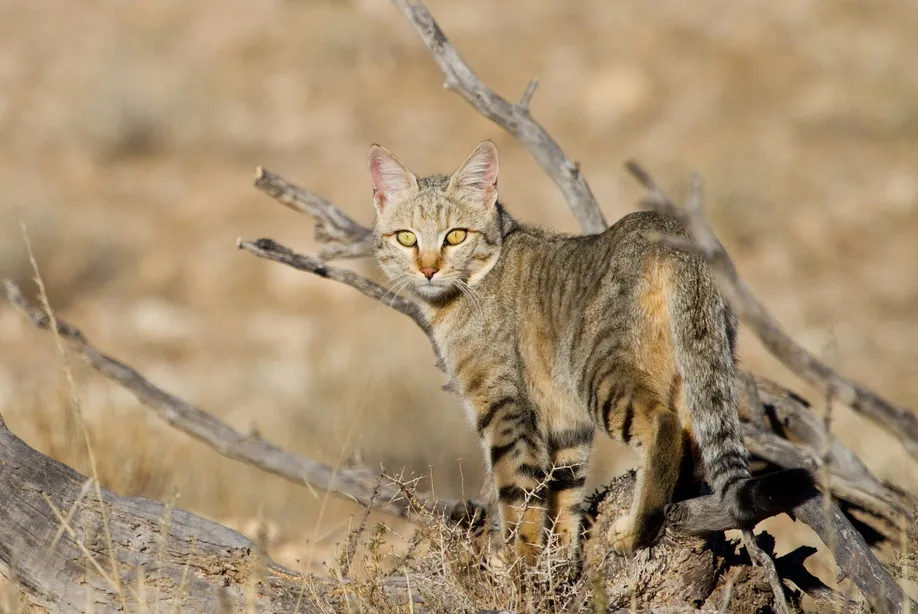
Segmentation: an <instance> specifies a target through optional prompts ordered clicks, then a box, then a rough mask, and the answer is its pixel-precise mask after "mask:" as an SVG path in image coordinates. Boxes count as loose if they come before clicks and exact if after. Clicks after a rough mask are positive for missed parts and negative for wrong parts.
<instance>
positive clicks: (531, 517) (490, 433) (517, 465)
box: [476, 396, 550, 563]
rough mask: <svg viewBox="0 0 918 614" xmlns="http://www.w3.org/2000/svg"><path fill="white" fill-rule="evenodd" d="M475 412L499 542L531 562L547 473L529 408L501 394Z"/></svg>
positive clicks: (538, 542) (541, 526) (543, 512)
mask: <svg viewBox="0 0 918 614" xmlns="http://www.w3.org/2000/svg"><path fill="white" fill-rule="evenodd" d="M476 409H477V426H478V432H479V434H480V435H481V437H482V440H483V443H484V448H485V453H486V455H487V457H488V458H487V460H488V462H489V465H490V467H491V474H492V478H493V481H494V487H495V489H496V493H497V503H498V506H497V507H498V510H499V513H500V524H501V533H502V534H503V538H504V543H505V544H506V545H507V546H510V547H512V548H513V550H515V551H516V553H517V554H518V555H520V556H521V557H522V558H523V559H524V560H525V561H526V562H528V563H534V562H535V561H536V559H537V558H538V556H539V554H540V553H541V550H542V546H543V540H544V533H545V524H546V523H545V521H546V516H547V502H546V498H547V497H546V495H547V486H548V481H549V470H550V459H549V456H548V450H547V446H546V443H545V441H544V438H543V436H542V435H541V434H540V432H539V428H538V421H537V417H536V414H535V411H534V408H533V407H532V406H531V405H529V404H528V403H525V402H522V401H521V400H520V399H518V398H516V397H513V396H500V397H497V398H492V399H489V400H488V401H487V402H483V403H480V404H478V406H477V407H476Z"/></svg>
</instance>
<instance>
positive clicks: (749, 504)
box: [736, 469, 819, 528]
mask: <svg viewBox="0 0 918 614" xmlns="http://www.w3.org/2000/svg"><path fill="white" fill-rule="evenodd" d="M818 493H819V491H818V490H816V484H815V481H814V480H813V475H812V474H811V473H810V472H809V471H807V470H806V469H783V470H781V471H775V472H774V473H769V474H768V475H763V476H761V477H757V478H752V479H750V480H749V481H747V482H744V483H743V484H742V486H740V488H739V490H738V492H737V494H736V496H737V508H738V509H737V512H738V515H739V516H740V518H739V520H740V521H741V523H742V524H743V525H744V527H745V528H751V527H752V526H755V525H756V524H758V522H759V521H761V520H764V519H765V518H769V517H771V516H776V515H777V514H780V513H782V512H783V513H790V512H791V511H792V510H793V509H794V508H795V507H797V506H798V505H800V504H801V503H803V502H804V501H807V500H809V499H810V498H812V497H814V496H816V495H817V494H818Z"/></svg>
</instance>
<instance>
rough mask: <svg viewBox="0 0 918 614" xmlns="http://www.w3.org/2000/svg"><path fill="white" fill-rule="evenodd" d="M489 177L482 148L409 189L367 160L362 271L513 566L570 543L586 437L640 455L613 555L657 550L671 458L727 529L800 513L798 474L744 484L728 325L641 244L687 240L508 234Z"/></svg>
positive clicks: (631, 224)
mask: <svg viewBox="0 0 918 614" xmlns="http://www.w3.org/2000/svg"><path fill="white" fill-rule="evenodd" d="M498 168H499V162H498V155H497V149H496V147H495V146H494V144H493V143H491V142H490V141H485V142H483V143H481V144H479V145H478V146H477V147H476V148H475V150H474V151H473V152H472V153H471V155H469V157H468V158H467V159H466V160H465V162H464V163H463V164H462V165H461V166H460V167H459V169H458V170H456V171H455V172H454V173H453V174H452V175H450V176H446V175H433V176H430V177H421V178H419V177H417V176H415V174H414V173H412V172H411V171H410V170H408V168H406V167H405V165H404V164H402V163H401V162H400V161H399V159H398V158H396V157H395V155H393V154H392V153H391V152H390V151H388V150H387V149H385V148H384V147H382V146H379V145H373V146H372V147H371V148H370V151H369V175H370V181H371V184H372V187H373V201H374V205H375V208H376V223H375V226H374V240H375V255H376V260H377V262H378V264H379V266H380V267H381V269H382V270H383V272H384V273H385V274H386V275H387V276H388V278H389V279H390V280H391V281H392V283H393V285H394V286H395V287H396V288H398V289H403V288H406V289H407V290H408V291H409V292H410V293H411V294H412V295H413V296H414V297H415V298H416V299H417V300H418V302H419V303H420V304H421V305H422V307H423V309H424V312H425V315H426V317H427V318H428V321H429V324H430V327H431V330H432V336H433V341H434V343H435V344H436V347H437V348H438V350H439V353H440V354H441V356H442V357H443V360H444V362H445V367H446V369H447V371H448V373H449V374H450V375H451V376H452V377H453V379H454V382H455V385H456V386H457V387H458V392H459V393H460V396H461V397H462V399H463V401H464V404H465V406H466V411H467V414H468V417H469V421H470V422H471V425H472V426H473V427H474V428H475V430H476V431H477V433H478V435H479V436H480V438H481V442H482V447H483V450H484V453H485V454H484V456H485V462H486V465H487V468H488V470H489V475H490V476H491V479H492V481H493V485H494V488H495V492H496V498H497V501H498V510H499V517H500V527H501V530H502V534H503V536H504V539H505V540H506V543H507V544H510V545H512V546H513V550H514V551H515V552H517V553H518V554H519V555H521V556H522V557H523V558H524V559H525V560H527V561H532V560H534V559H535V558H537V557H538V555H539V551H540V549H541V548H543V544H544V543H545V535H546V528H550V529H551V530H553V531H554V532H555V534H556V535H557V538H558V539H559V541H560V542H561V543H562V544H565V545H568V546H573V547H576V546H577V544H578V543H579V536H580V532H581V529H582V514H583V509H582V507H583V499H584V483H585V480H586V474H587V468H588V464H589V460H590V452H591V447H592V443H593V436H594V432H595V431H596V430H597V428H598V429H600V430H603V431H605V432H606V433H608V434H609V435H610V436H612V437H613V438H616V439H618V440H619V441H622V442H624V443H627V444H631V445H633V446H637V447H639V448H640V449H641V451H642V463H641V468H640V470H639V472H638V479H637V483H636V487H635V492H634V498H633V504H632V506H631V510H630V512H629V513H628V514H627V515H624V516H622V517H620V518H618V519H617V520H615V522H614V523H613V524H612V526H611V529H610V531H609V537H608V538H609V541H610V545H611V547H612V548H613V549H614V550H615V551H616V552H618V553H621V554H627V553H631V552H633V551H635V550H636V549H638V548H642V547H647V546H650V545H652V544H654V543H655V542H656V541H657V540H658V539H659V537H660V535H661V533H662V529H663V525H664V513H665V509H666V506H667V505H668V504H670V503H671V501H672V497H673V492H674V489H675V488H676V484H677V480H678V479H679V476H680V471H682V470H684V466H683V461H684V460H685V459H686V458H694V457H695V456H698V457H700V462H701V464H702V466H703V468H704V472H705V476H706V477H707V481H708V483H709V484H710V486H711V488H712V490H713V491H714V493H716V494H717V495H719V496H720V497H721V498H722V500H723V503H724V505H726V506H729V508H730V509H731V511H732V513H733V514H734V517H735V518H736V519H737V520H738V523H739V525H740V526H744V524H754V520H753V519H756V518H758V517H759V516H758V514H759V512H761V508H762V507H763V506H768V505H770V506H772V507H775V506H777V507H779V508H781V509H790V507H791V506H792V505H795V504H796V502H798V501H799V500H801V497H803V496H804V491H807V492H808V488H809V484H810V481H809V474H808V473H807V472H805V471H803V470H791V471H790V472H788V476H787V479H786V480H768V481H762V480H759V479H754V478H752V477H751V476H750V472H749V468H748V452H747V450H746V447H745V445H744V443H743V439H742V435H741V432H740V423H739V417H738V415H737V399H736V393H735V390H734V377H735V371H736V359H735V343H736V332H737V320H736V317H735V316H734V314H733V312H732V311H731V309H730V307H729V305H728V304H727V302H726V301H725V300H724V298H723V297H722V296H721V294H720V293H719V291H718V289H717V287H716V285H715V280H714V277H713V275H712V273H711V271H710V270H709V268H708V265H707V264H706V262H705V261H704V260H703V259H702V258H701V257H700V256H699V255H697V254H695V253H692V252H691V251H685V250H678V249H675V248H672V247H669V246H667V245H665V244H663V243H660V242H659V241H654V240H653V238H652V237H651V236H649V235H650V234H651V233H657V234H665V235H674V236H677V237H684V238H687V237H688V235H687V233H686V231H685V229H684V228H683V227H682V226H681V225H680V223H679V222H678V221H677V220H675V219H673V218H671V217H667V216H664V215H662V214H660V213H657V212H653V211H639V212H635V213H631V214H629V215H626V216H624V217H623V218H621V219H620V220H619V221H618V222H617V223H616V224H614V225H613V226H611V227H610V228H609V229H608V230H606V231H605V232H603V233H601V234H596V235H585V236H567V235H562V234H558V233H554V232H550V231H547V230H543V229H539V228H536V227H532V226H528V225H525V224H521V223H519V222H517V221H516V220H515V219H514V218H513V217H511V216H510V214H509V213H508V212H507V211H506V210H505V209H504V207H503V206H502V205H501V203H499V202H498V192H497V176H498ZM804 474H805V475H804ZM782 505H783V506H784V507H781V506H782ZM769 509H771V508H769Z"/></svg>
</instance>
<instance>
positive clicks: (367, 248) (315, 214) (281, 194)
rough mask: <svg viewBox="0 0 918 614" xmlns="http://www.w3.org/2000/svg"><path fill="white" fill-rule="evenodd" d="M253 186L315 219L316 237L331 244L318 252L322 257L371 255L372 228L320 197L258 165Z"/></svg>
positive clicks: (330, 258) (361, 256) (326, 258)
mask: <svg viewBox="0 0 918 614" xmlns="http://www.w3.org/2000/svg"><path fill="white" fill-rule="evenodd" d="M255 187H256V188H258V189H259V190H261V191H262V192H264V193H265V194H267V195H268V196H270V197H271V198H273V199H274V200H276V201H277V202H279V203H280V204H282V205H284V206H285V207H287V208H289V209H293V210H294V211H298V212H299V213H305V214H306V215H309V216H311V217H312V218H313V219H314V220H315V222H316V240H318V241H320V242H321V243H329V244H331V246H330V247H327V248H325V249H324V250H323V251H322V252H320V253H319V258H321V259H322V260H332V259H335V258H363V257H366V256H372V255H373V231H372V230H371V229H369V228H367V227H366V226H362V225H360V224H358V223H357V222H355V221H354V220H353V219H352V218H350V217H349V216H348V215H347V214H346V213H344V211H342V210H341V209H339V208H338V207H336V206H335V205H333V204H331V203H330V202H328V201H327V200H325V199H324V198H322V197H321V196H319V195H317V194H315V193H313V192H310V191H309V190H306V189H304V188H301V187H299V186H295V185H293V184H292V183H289V182H288V181H286V180H285V179H283V178H282V177H279V176H278V175H275V174H274V173H272V172H271V171H269V170H268V169H266V168H264V167H261V166H259V167H257V168H256V169H255Z"/></svg>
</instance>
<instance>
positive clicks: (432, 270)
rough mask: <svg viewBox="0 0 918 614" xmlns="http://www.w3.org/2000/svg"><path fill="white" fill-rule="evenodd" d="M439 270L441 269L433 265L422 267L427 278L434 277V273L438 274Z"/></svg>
mask: <svg viewBox="0 0 918 614" xmlns="http://www.w3.org/2000/svg"><path fill="white" fill-rule="evenodd" d="M439 270H440V269H435V268H433V267H431V266H427V267H422V268H421V273H423V274H424V277H426V278H427V279H430V278H431V277H433V276H434V275H436V274H437V271H439Z"/></svg>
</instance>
